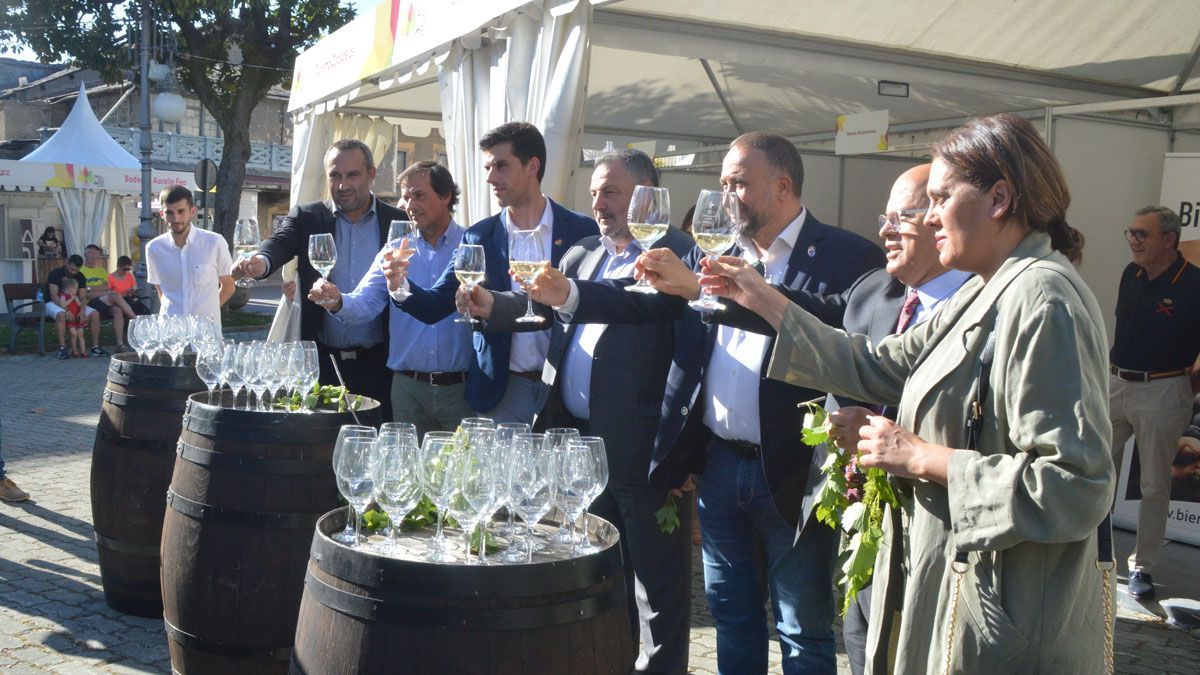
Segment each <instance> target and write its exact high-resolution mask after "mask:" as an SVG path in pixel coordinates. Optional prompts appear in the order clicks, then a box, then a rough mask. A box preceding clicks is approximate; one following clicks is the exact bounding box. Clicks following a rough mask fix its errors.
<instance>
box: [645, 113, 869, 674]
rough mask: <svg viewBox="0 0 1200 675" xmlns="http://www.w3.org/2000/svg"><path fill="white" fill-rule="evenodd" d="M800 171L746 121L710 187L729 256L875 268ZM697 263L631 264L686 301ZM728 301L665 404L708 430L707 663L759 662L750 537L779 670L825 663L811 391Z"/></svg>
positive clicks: (823, 531) (754, 668) (840, 274)
mask: <svg viewBox="0 0 1200 675" xmlns="http://www.w3.org/2000/svg"><path fill="white" fill-rule="evenodd" d="M803 181H804V169H803V164H802V163H801V160H800V155H799V153H798V152H797V151H796V149H795V147H794V146H793V145H792V144H791V142H790V141H788V140H787V139H786V138H784V137H782V136H778V135H775V134H768V133H761V132H753V133H749V134H744V135H742V136H739V137H738V138H737V139H735V140H734V141H733V143H732V144H731V146H730V150H729V153H728V154H727V155H726V156H725V160H724V162H723V165H722V171H721V184H722V186H724V188H725V189H727V190H730V191H733V192H735V193H736V194H737V195H738V199H739V200H740V201H741V203H742V208H743V213H742V221H743V222H742V224H741V228H740V233H739V235H740V236H739V238H738V244H737V245H735V246H734V247H733V248H732V249H731V250H730V251H729V252H728V255H736V256H741V257H743V258H745V259H746V260H747V261H749V262H751V263H752V264H755V265H756V266H760V268H761V269H762V271H763V272H764V274H765V276H767V277H768V279H770V280H772V282H774V283H778V284H781V285H782V286H785V287H787V288H790V289H803V290H807V291H812V292H816V293H823V294H824V293H836V292H839V291H841V290H844V289H845V288H847V287H848V286H850V284H852V283H853V282H854V281H855V280H856V279H858V278H859V277H860V276H861V275H862V274H863V273H865V272H866V271H867V270H869V269H871V268H874V267H879V266H881V264H882V262H883V256H882V255H881V254H880V251H879V249H878V248H877V247H875V245H874V244H872V243H871V242H869V241H867V240H866V239H864V238H862V237H860V236H858V235H855V234H852V233H850V232H847V231H845V230H842V229H839V228H836V227H831V226H829V225H826V224H824V223H822V222H820V221H819V220H817V218H816V217H815V216H814V215H813V214H812V213H810V212H809V211H808V210H807V209H806V208H805V207H804V205H803V203H802V202H801V200H800V193H801V187H802V185H803ZM697 262H698V261H697V260H695V259H693V260H690V261H689V263H691V264H690V265H689V264H688V263H685V262H683V261H681V260H679V259H678V258H677V257H675V256H674V255H672V254H671V253H670V252H669V251H663V250H657V249H656V250H654V251H650V252H648V253H646V254H644V255H643V256H642V257H641V258H640V259H639V262H638V265H639V267H640V268H641V269H642V270H643V271H644V272H645V273H646V274H647V275H648V276H649V277H650V278H651V280H652V281H653V283H654V284H655V287H656V288H658V290H659V291H660V292H664V293H670V294H673V295H680V296H683V297H687V298H696V297H698V296H699V284H698V282H697V278H696V275H695V271H694V270H695V267H696V263H697ZM727 311H728V310H726V311H717V312H712V313H710V315H709V320H710V328H709V331H708V335H707V337H706V348H705V350H704V355H703V357H702V358H701V359H699V360H698V361H697V362H695V363H694V364H692V367H690V368H688V369H687V370H686V371H685V372H684V373H683V375H684V377H685V380H684V383H683V385H682V386H683V387H685V388H688V389H690V390H691V391H695V392H696V396H695V398H694V405H691V406H679V407H678V408H676V409H672V410H669V411H667V412H668V413H669V415H670V417H669V420H668V421H669V423H671V424H672V425H673V426H675V427H676V428H679V429H681V433H682V434H683V436H684V437H685V438H694V439H706V440H707V457H706V464H705V468H704V474H703V478H702V481H701V483H700V488H699V489H700V526H701V533H702V539H703V551H704V581H705V595H706V597H707V599H708V604H709V609H710V610H711V612H712V615H713V618H714V619H715V620H716V624H717V660H718V668H719V670H720V671H721V672H723V673H724V672H730V673H735V672H736V673H765V672H766V670H767V627H766V616H765V612H764V610H763V605H764V598H763V597H762V591H761V585H762V581H761V580H760V579H759V578H758V575H757V569H758V568H757V564H756V562H755V547H756V541H761V542H762V545H763V548H764V549H765V552H766V562H767V579H766V582H767V586H768V588H769V589H770V596H771V597H770V600H771V605H772V609H773V610H774V615H775V628H776V631H777V633H778V634H779V639H780V646H781V651H782V654H783V670H784V672H785V673H833V672H835V670H836V665H835V659H834V636H833V628H832V623H833V611H834V609H833V580H834V566H835V555H836V550H837V533H836V532H834V531H833V530H832V529H830V528H829V527H827V526H825V525H822V524H820V523H817V522H816V519H815V518H810V514H811V504H810V503H809V500H806V496H807V495H810V494H812V493H814V492H815V491H816V489H817V487H818V486H819V485H820V472H819V465H818V464H817V459H818V458H817V457H816V453H815V452H814V449H813V448H810V447H808V446H806V445H804V444H803V443H802V442H801V441H800V428H801V421H802V417H803V413H804V411H803V410H802V409H801V408H798V407H797V406H798V404H800V403H802V402H804V401H808V400H813V399H820V398H822V397H823V394H822V392H818V391H812V390H808V389H802V388H799V387H794V386H791V385H788V384H785V383H782V382H779V381H777V380H770V379H767V378H766V377H765V372H766V369H767V366H768V358H767V357H768V355H769V354H770V353H771V349H772V346H773V342H774V337H773V336H767V335H760V334H756V333H753V332H751V331H747V330H744V329H741V328H737V327H734V326H729V325H723V322H724V321H725V317H724V315H725V314H726V313H727ZM682 442H687V441H682ZM690 442H692V443H696V442H697V441H696V440H692V441H690ZM700 442H703V441H700ZM798 525H799V534H798V535H797V526H798Z"/></svg>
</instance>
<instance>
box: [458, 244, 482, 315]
mask: <svg viewBox="0 0 1200 675" xmlns="http://www.w3.org/2000/svg"><path fill="white" fill-rule="evenodd" d="M486 274H487V267H486V262H485V258H484V254H483V246H480V245H479V244H461V245H459V247H458V251H457V252H456V254H455V256H454V276H455V278H457V279H458V283H460V284H462V285H463V286H465V287H466V289H467V292H468V293H469V292H471V290H472V289H474V288H475V286H476V285H478V284H481V283H483V278H484V276H485V275H486ZM474 321H475V319H473V318H472V317H471V311H470V310H469V309H468V310H463V313H462V316H460V317H458V318H457V319H455V322H457V323H474Z"/></svg>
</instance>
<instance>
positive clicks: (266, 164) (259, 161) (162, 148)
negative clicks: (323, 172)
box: [41, 127, 292, 174]
mask: <svg viewBox="0 0 1200 675" xmlns="http://www.w3.org/2000/svg"><path fill="white" fill-rule="evenodd" d="M104 130H105V131H107V132H108V135H109V136H112V137H113V139H114V140H116V141H117V143H119V144H120V145H121V147H123V148H125V149H126V150H128V151H129V154H131V155H133V156H134V157H138V156H140V153H141V135H142V132H141V131H140V130H138V129H122V128H119V127H104ZM55 131H57V129H48V128H43V129H42V130H41V132H42V140H43V141H45V140H46V139H47V138H50V136H52V135H53V134H54V132H55ZM150 148H151V149H150V159H151V161H155V162H173V163H178V164H186V165H189V166H191V165H195V163H196V162H199V161H200V160H202V159H206V158H207V159H211V160H212V161H214V162H220V161H221V155H222V153H223V152H224V150H225V141H224V140H222V139H220V138H214V137H212V136H188V135H186V134H169V133H160V132H151V134H150ZM246 170H247V171H269V172H273V173H281V174H289V173H291V171H292V147H291V146H290V145H280V144H278V143H255V142H251V143H250V160H249V161H248V162H246Z"/></svg>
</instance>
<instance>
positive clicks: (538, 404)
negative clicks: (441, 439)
mask: <svg viewBox="0 0 1200 675" xmlns="http://www.w3.org/2000/svg"><path fill="white" fill-rule="evenodd" d="M549 397H550V388H549V387H547V386H546V385H544V384H542V382H541V381H540V380H527V379H525V378H523V377H517V376H515V375H512V374H510V375H509V376H508V385H507V387H506V388H505V389H504V396H503V397H502V398H501V399H500V402H499V403H497V404H496V407H494V408H492V409H491V410H476V411H475V413H476V414H477V415H480V416H481V417H490V418H492V419H494V420H496V423H497V424H500V423H501V422H524V423H525V424H533V417H534V415H537V414H538V412H540V411H541V409H542V406H544V405H546V399H547V398H549Z"/></svg>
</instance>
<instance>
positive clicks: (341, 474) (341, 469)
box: [333, 436, 375, 548]
mask: <svg viewBox="0 0 1200 675" xmlns="http://www.w3.org/2000/svg"><path fill="white" fill-rule="evenodd" d="M333 460H334V474H335V475H336V476H337V486H338V492H341V493H342V498H343V499H345V500H346V502H347V503H349V504H350V506H351V507H352V508H353V509H354V535H353V539H352V540H351V542H350V546H351V548H353V547H355V546H357V545H358V543H359V542H360V541H362V537H361V536H360V535H359V533H358V521H359V520H360V519H361V517H362V513H363V511H364V510H365V509H366V508H367V505H368V504H370V503H371V498H372V497H374V496H375V439H374V438H371V437H368V436H348V437H346V438H345V439H342V445H341V448H335V450H334V455H333Z"/></svg>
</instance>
